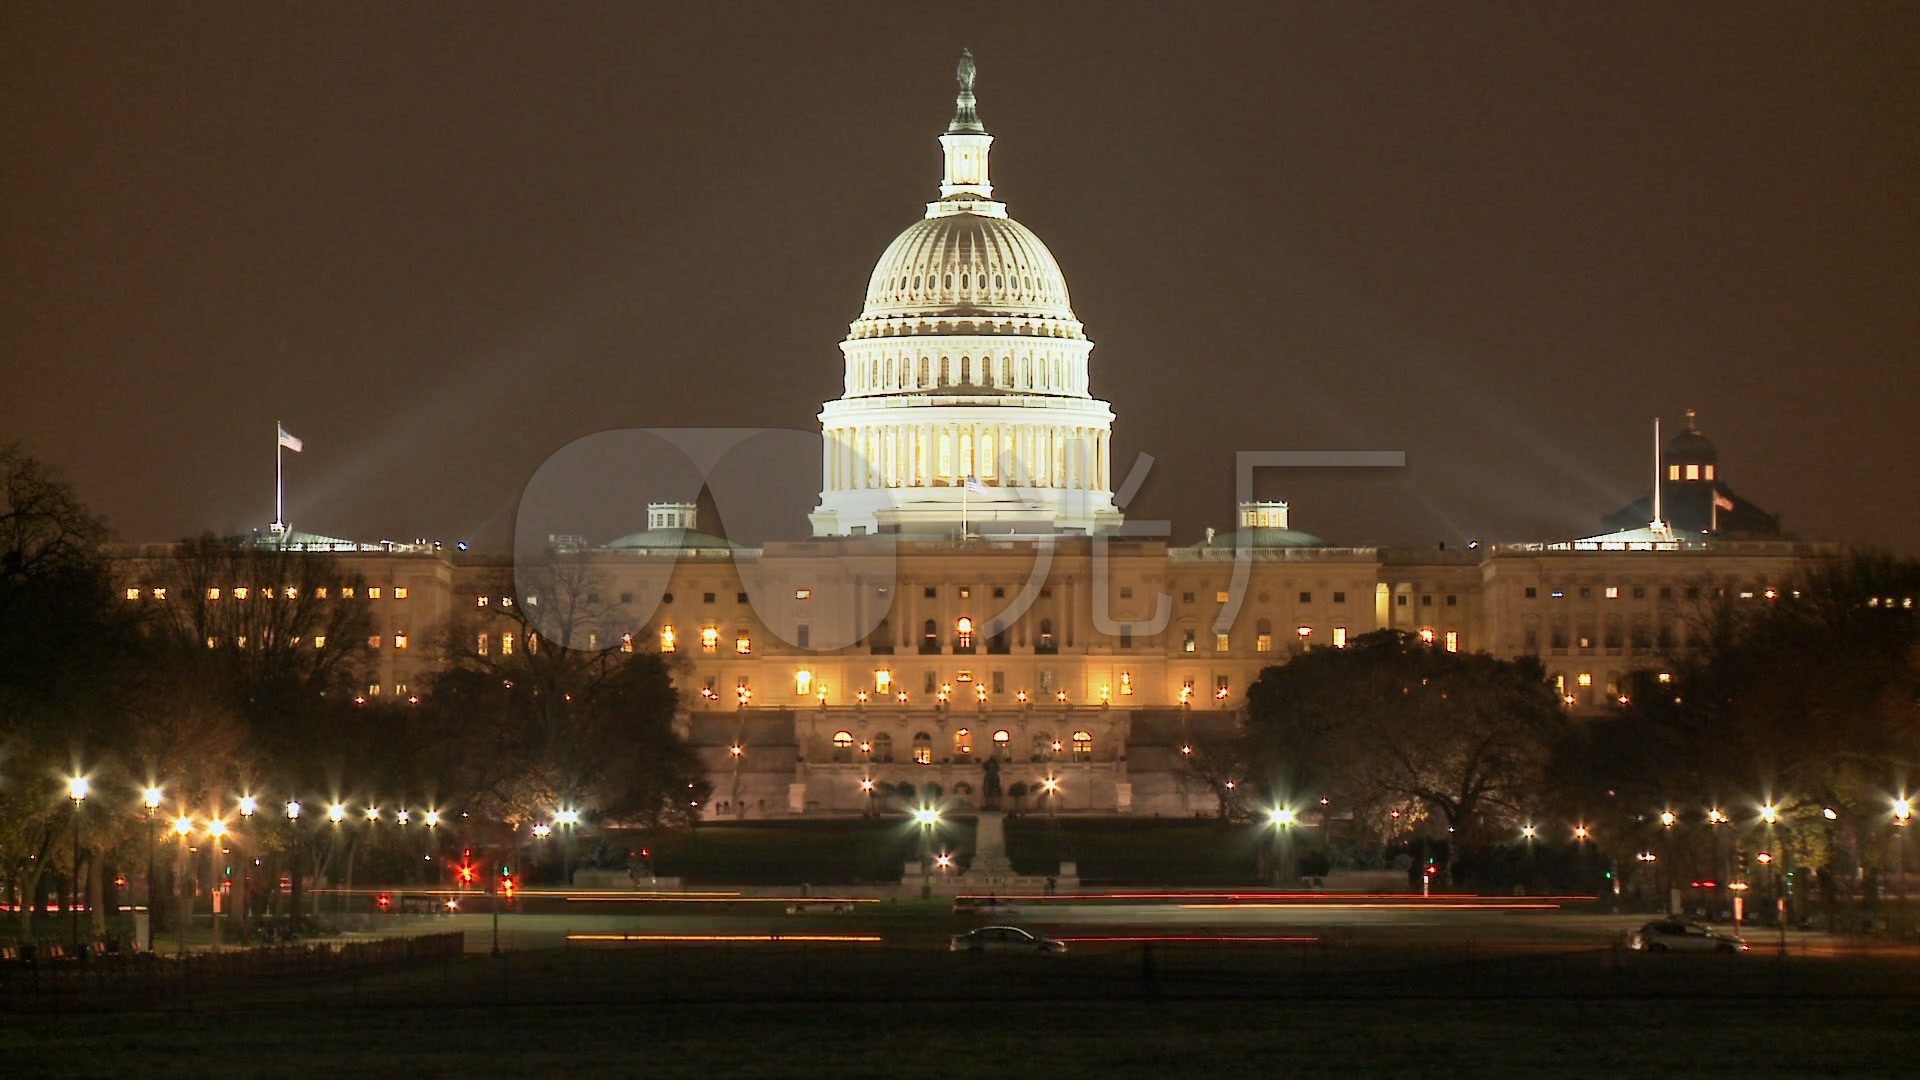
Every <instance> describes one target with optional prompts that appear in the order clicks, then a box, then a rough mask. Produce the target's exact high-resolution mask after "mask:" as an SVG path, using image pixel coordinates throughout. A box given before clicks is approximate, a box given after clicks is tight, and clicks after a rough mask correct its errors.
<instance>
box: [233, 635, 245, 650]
mask: <svg viewBox="0 0 1920 1080" xmlns="http://www.w3.org/2000/svg"><path fill="white" fill-rule="evenodd" d="M234 644H236V645H238V646H240V647H241V648H243V649H244V648H246V647H247V635H245V634H241V635H240V640H239V641H236V642H234Z"/></svg>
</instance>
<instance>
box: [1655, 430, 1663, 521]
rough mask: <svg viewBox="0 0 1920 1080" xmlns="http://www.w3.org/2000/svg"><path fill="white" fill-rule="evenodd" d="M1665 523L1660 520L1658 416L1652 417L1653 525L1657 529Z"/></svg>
mask: <svg viewBox="0 0 1920 1080" xmlns="http://www.w3.org/2000/svg"><path fill="white" fill-rule="evenodd" d="M1663 524H1665V523H1664V522H1662V521H1661V520H1660V418H1659V417H1657V416H1656V417H1654V418H1653V527H1654V528H1655V529H1656V530H1657V529H1659V528H1660V527H1661V525H1663Z"/></svg>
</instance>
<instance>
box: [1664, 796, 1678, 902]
mask: <svg viewBox="0 0 1920 1080" xmlns="http://www.w3.org/2000/svg"><path fill="white" fill-rule="evenodd" d="M1678 820H1679V818H1677V817H1675V816H1674V813H1673V811H1671V810H1662V811H1660V827H1661V828H1662V829H1665V830H1666V838H1667V843H1666V848H1667V851H1666V862H1667V867H1666V869H1667V914H1669V915H1678V914H1680V877H1679V872H1678V871H1676V870H1675V869H1674V868H1673V867H1674V858H1673V825H1674V822H1676V821H1678Z"/></svg>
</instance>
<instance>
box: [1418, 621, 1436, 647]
mask: <svg viewBox="0 0 1920 1080" xmlns="http://www.w3.org/2000/svg"><path fill="white" fill-rule="evenodd" d="M1420 640H1421V641H1422V642H1423V643H1425V644H1428V645H1431V644H1433V627H1431V626H1423V627H1421V628H1420Z"/></svg>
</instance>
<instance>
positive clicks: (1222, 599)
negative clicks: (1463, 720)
mask: <svg viewBox="0 0 1920 1080" xmlns="http://www.w3.org/2000/svg"><path fill="white" fill-rule="evenodd" d="M1231 595H1232V594H1230V593H1228V592H1227V590H1225V589H1221V590H1219V591H1217V592H1215V593H1214V594H1213V602H1214V603H1216V604H1224V603H1226V602H1227V600H1228V598H1229V597H1230V596H1231ZM1197 596H1198V594H1197V593H1192V592H1183V593H1181V594H1180V602H1181V603H1183V604H1192V603H1197V602H1198V601H1197V600H1196V597H1197ZM1132 597H1133V590H1132V589H1131V588H1127V587H1124V586H1123V587H1122V588H1121V589H1120V598H1121V599H1122V600H1127V599H1131V598H1132ZM1426 599H1427V600H1429V601H1431V600H1432V599H1433V598H1432V597H1430V596H1429V597H1427V598H1426ZM1260 602H1261V603H1266V602H1267V594H1266V593H1261V594H1260ZM1300 602H1301V603H1303V604H1311V603H1313V593H1311V592H1302V593H1301V594H1300ZM1333 602H1334V603H1336V604H1344V603H1346V602H1347V594H1346V592H1345V590H1341V589H1335V590H1334V592H1333ZM1453 602H1454V598H1453V597H1451V596H1449V597H1447V606H1448V607H1452V606H1453Z"/></svg>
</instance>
